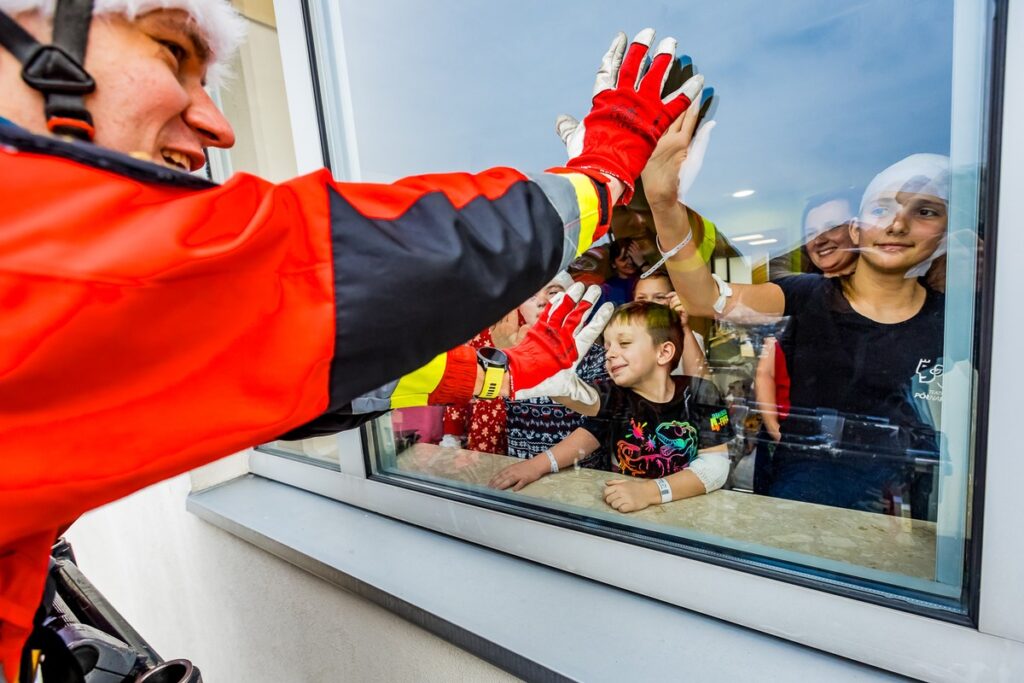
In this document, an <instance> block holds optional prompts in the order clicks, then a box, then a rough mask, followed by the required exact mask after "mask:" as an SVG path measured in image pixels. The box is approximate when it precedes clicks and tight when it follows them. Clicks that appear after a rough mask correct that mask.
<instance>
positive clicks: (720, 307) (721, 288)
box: [711, 273, 732, 314]
mask: <svg viewBox="0 0 1024 683" xmlns="http://www.w3.org/2000/svg"><path fill="white" fill-rule="evenodd" d="M711 277H712V279H714V281H715V284H716V285H718V300H717V301H715V303H714V304H712V305H711V308H712V309H714V311H715V313H719V314H721V313H722V311H724V310H725V304H726V303H728V300H729V297H730V296H732V287H730V286H729V283H728V282H726V281H725V280H723V279H722V278H720V277H718V276H717V275H715V274H714V273H711Z"/></svg>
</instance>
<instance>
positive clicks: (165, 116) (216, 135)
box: [0, 9, 235, 171]
mask: <svg viewBox="0 0 1024 683" xmlns="http://www.w3.org/2000/svg"><path fill="white" fill-rule="evenodd" d="M20 18H21V19H23V20H24V21H25V26H26V28H27V29H28V30H30V31H32V32H34V33H36V34H37V35H39V36H40V37H41V38H43V40H44V42H49V37H48V35H47V34H48V33H49V28H48V26H47V24H46V22H45V21H43V20H42V19H41V18H40V17H39V15H38V14H25V15H21V16H20ZM208 60H209V48H208V47H207V45H206V43H205V42H204V41H203V38H202V36H201V35H199V33H198V32H197V31H196V29H195V25H194V23H193V22H192V20H191V17H190V16H189V15H188V14H187V13H185V12H183V11H181V10H163V9H161V10H156V11H153V12H148V13H146V14H144V15H142V16H140V17H138V18H137V19H136V20H134V21H128V20H127V19H126V18H124V17H123V16H121V15H117V14H110V15H101V16H98V17H96V18H94V19H93V22H92V26H91V27H90V31H89V47H88V49H87V51H86V59H85V67H86V68H87V69H88V70H89V72H90V73H91V74H92V75H93V77H94V78H95V79H96V83H97V87H96V92H94V93H92V94H91V95H87V96H86V97H85V105H86V107H88V109H89V111H90V112H91V113H92V116H93V120H94V121H95V124H96V139H95V143H96V144H97V145H101V146H103V147H109V148H110V149H114V150H117V151H119V152H124V153H125V154H132V153H137V154H141V155H144V156H146V157H148V158H149V159H151V160H152V161H154V162H155V163H162V164H165V165H167V166H171V167H173V168H177V169H180V170H183V171H194V170H196V169H198V168H200V167H202V166H203V164H204V163H205V155H204V153H203V149H204V148H205V147H230V146H231V145H232V144H234V141H235V135H234V131H233V130H232V129H231V125H230V124H229V123H228V122H227V120H226V119H225V118H224V115H223V114H222V113H221V112H220V110H219V109H217V107H216V106H215V105H214V103H213V101H212V100H211V99H210V96H209V95H208V94H207V93H206V91H205V90H204V89H203V82H204V79H205V77H206V69H207V62H208ZM20 73H21V67H20V65H17V63H16V62H14V59H13V57H11V55H9V54H8V53H7V52H6V50H0V92H4V93H5V98H4V100H3V101H2V102H0V113H2V114H4V115H6V116H7V118H10V119H11V120H12V121H14V122H15V123H17V124H19V125H21V126H23V127H25V128H28V129H29V130H32V131H35V132H38V133H45V132H46V123H45V120H44V118H43V106H42V98H41V96H40V95H39V94H38V93H36V92H35V91H34V90H31V89H29V88H28V86H26V85H25V84H23V83H20Z"/></svg>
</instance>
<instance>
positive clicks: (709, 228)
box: [686, 207, 718, 263]
mask: <svg viewBox="0 0 1024 683" xmlns="http://www.w3.org/2000/svg"><path fill="white" fill-rule="evenodd" d="M686 218H687V220H688V221H689V222H690V230H692V231H693V237H694V239H696V240H697V253H699V254H700V257H701V259H703V261H704V263H710V262H711V259H712V257H713V256H714V254H715V243H716V242H717V241H718V228H716V227H715V224H714V223H712V222H711V221H709V220H708V219H707V218H705V217H704V216H702V215H700V214H699V213H697V212H696V211H694V210H693V209H691V208H689V207H687V209H686Z"/></svg>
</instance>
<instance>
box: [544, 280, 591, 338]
mask: <svg viewBox="0 0 1024 683" xmlns="http://www.w3.org/2000/svg"><path fill="white" fill-rule="evenodd" d="M582 296H583V284H582V283H579V282H577V283H576V284H574V285H573V286H572V287H570V288H569V289H567V290H565V294H564V295H562V297H561V299H559V301H558V305H557V306H553V305H552V304H548V307H549V308H550V313H548V318H547V320H548V324H549V325H550V326H551V327H553V328H555V330H559V329H561V327H562V325H564V324H565V319H566V317H567V316H568V315H569V314H570V313H572V311H573V309H574V308H576V304H577V303H579V300H580V299H581V298H582ZM552 303H554V302H552Z"/></svg>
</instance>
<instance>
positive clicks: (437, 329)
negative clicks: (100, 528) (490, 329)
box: [0, 0, 701, 680]
mask: <svg viewBox="0 0 1024 683" xmlns="http://www.w3.org/2000/svg"><path fill="white" fill-rule="evenodd" d="M241 23H242V22H241V20H240V19H239V17H238V16H237V15H236V14H235V13H234V11H233V10H232V9H231V8H230V6H229V4H228V3H227V1H226V0H96V1H95V7H93V2H92V1H91V0H0V45H2V46H3V47H4V48H6V50H0V178H3V181H2V183H0V206H2V207H3V218H2V219H0V463H2V464H0V663H2V667H0V670H2V671H3V672H5V673H6V676H7V678H8V680H13V679H14V677H15V676H16V675H17V662H18V658H19V653H20V649H21V645H22V643H23V641H24V638H25V637H26V635H27V634H28V632H29V630H30V629H31V627H32V620H33V614H34V613H35V610H36V607H37V606H38V603H39V600H40V596H41V595H42V590H43V583H44V577H45V571H46V566H47V557H48V550H49V547H50V545H51V543H52V542H53V540H54V538H55V536H56V534H57V531H58V530H59V529H60V528H61V527H63V526H65V525H67V524H69V523H70V522H71V521H73V520H74V519H75V518H76V517H77V516H78V515H80V514H81V513H82V512H84V511H86V510H88V509H90V508H92V507H95V506H98V505H101V504H103V503H106V502H108V501H111V500H114V499H116V498H118V497H121V496H123V495H126V494H128V493H130V492H132V491H134V490H137V489H139V488H141V487H143V486H146V485H148V484H151V483H153V482H156V481H159V480H160V479H163V478H165V477H168V476H171V475H174V474H177V473H180V472H182V471H185V470H187V469H190V468H193V467H196V466H198V465H201V464H203V463H205V462H209V461H211V460H213V459H215V458H218V457H221V456H224V455H227V454H230V453H232V452H235V451H237V450H240V449H242V448H245V447H247V446H250V445H253V444H256V443H260V442H264V441H268V440H271V439H273V438H275V437H277V436H279V435H281V434H284V433H288V432H291V433H292V434H293V435H295V434H297V433H298V432H295V431H293V430H296V429H299V430H306V431H305V432H303V433H315V432H317V431H322V430H325V429H326V430H329V429H338V428H341V427H345V426H352V425H354V424H357V423H358V421H359V420H360V419H363V418H361V417H360V415H362V416H365V415H367V414H372V412H371V411H379V410H386V409H388V408H391V407H401V406H410V405H424V404H427V403H445V402H452V401H458V400H465V399H466V398H468V397H470V396H472V395H474V394H476V395H478V396H482V397H491V396H494V395H498V394H501V395H513V396H514V395H515V394H516V393H517V392H522V391H528V390H529V389H530V388H531V387H534V386H536V385H537V384H539V383H540V382H541V381H542V380H543V379H545V378H546V377H547V376H549V375H551V374H553V373H554V372H555V371H557V370H558V369H560V368H563V367H568V366H570V365H572V364H573V363H574V362H576V361H578V358H579V356H580V349H581V348H583V349H585V348H586V346H587V345H589V343H590V342H591V341H592V340H593V336H596V334H597V331H599V330H598V329H597V328H599V326H600V325H599V323H600V321H598V322H597V323H595V324H593V325H591V326H590V328H587V329H585V330H584V322H585V318H586V315H587V313H588V309H590V307H591V306H592V305H593V301H594V300H595V298H596V297H594V296H593V295H588V296H583V292H582V287H579V288H577V289H575V290H573V292H572V294H573V296H571V297H566V298H565V299H564V300H563V301H562V302H561V304H560V305H558V306H554V307H553V308H552V309H551V310H549V312H548V313H547V314H546V317H545V321H544V323H543V324H540V325H537V326H536V328H535V331H534V332H531V335H530V336H529V337H527V339H525V340H524V341H523V342H522V343H521V344H520V345H518V346H517V347H514V348H512V349H509V350H507V353H505V354H502V353H500V352H498V353H490V352H486V353H485V352H481V354H479V356H478V354H475V353H474V352H473V351H471V350H468V349H467V347H464V346H459V344H461V342H463V341H464V340H465V339H468V338H469V337H471V336H472V335H473V333H474V332H476V331H478V330H479V329H480V328H481V327H483V326H486V325H488V324H490V323H492V322H494V321H495V320H497V319H498V318H499V317H501V315H502V314H503V313H505V312H506V311H508V310H509V309H511V308H513V307H514V306H516V305H517V304H519V303H520V302H522V301H524V300H525V299H527V298H528V297H529V296H530V294H531V293H533V292H534V291H536V289H537V288H538V287H539V286H540V285H541V284H543V283H544V282H547V281H548V280H550V279H551V277H552V276H553V275H554V274H555V273H556V272H558V271H559V270H561V269H563V268H564V267H565V266H566V265H568V263H569V262H571V261H572V260H573V259H575V258H576V257H577V256H578V255H579V254H581V253H582V252H583V251H585V250H586V249H587V248H588V247H589V246H590V244H591V243H592V242H593V241H594V240H595V239H597V238H599V237H601V236H602V235H604V233H605V232H606V231H607V229H608V225H609V221H610V218H611V207H612V205H614V204H615V203H616V202H617V201H620V200H628V199H629V197H630V195H631V194H632V189H633V183H634V179H635V178H636V177H638V176H639V174H640V170H641V169H642V168H643V166H644V164H645V162H646V160H647V158H648V157H649V155H650V154H651V151H652V150H653V148H654V145H655V143H656V141H657V139H658V138H659V137H660V135H661V133H662V132H663V131H664V130H665V129H666V128H667V126H668V125H669V123H671V122H672V121H673V120H674V119H676V118H677V117H678V116H679V115H680V114H681V113H682V112H683V111H684V110H685V109H686V108H687V107H688V106H689V104H690V100H691V99H692V98H693V97H694V96H695V94H696V92H697V91H698V90H699V88H700V85H701V80H700V79H699V77H698V78H696V79H693V80H692V81H691V82H688V83H687V84H686V85H684V86H683V88H681V89H680V90H679V91H677V92H676V93H673V94H672V95H670V96H668V97H665V98H662V97H661V90H662V85H663V83H664V77H665V74H666V73H667V71H668V67H669V65H670V64H671V62H672V59H673V56H674V51H675V41H674V40H672V39H666V40H663V41H662V42H661V43H660V44H659V45H658V47H657V49H656V50H655V52H654V55H653V59H652V60H651V61H650V62H649V67H648V68H647V70H646V71H644V66H645V59H646V56H647V53H648V50H649V48H650V45H651V42H652V40H653V31H650V30H645V31H643V32H641V33H640V34H639V35H638V36H637V37H636V39H634V41H633V42H632V44H629V45H627V42H626V39H625V36H624V35H621V34H620V36H619V37H617V38H616V40H615V42H614V43H613V44H612V47H611V48H610V49H609V51H608V53H607V54H606V55H605V58H604V61H603V63H602V67H601V70H600V71H599V72H598V79H597V84H596V85H595V94H594V101H593V107H592V110H591V112H590V114H589V115H588V116H587V117H586V118H585V119H584V122H583V127H584V128H585V133H583V135H582V137H583V149H582V152H581V153H580V154H579V155H578V156H576V157H574V158H573V159H571V160H570V161H569V162H568V163H567V164H566V166H565V167H562V168H555V169H550V170H548V171H546V172H543V173H533V174H524V173H521V172H519V171H516V170H513V169H509V168H495V169H490V170H488V171H484V172H483V173H479V174H476V175H471V174H463V173H457V174H445V175H430V176H419V177H413V178H407V179H405V180H401V181H398V182H396V183H394V184H392V185H386V186H380V185H369V184H354V183H337V182H335V181H334V180H333V179H332V178H331V177H330V175H329V174H328V173H327V172H326V171H321V172H318V173H314V174H312V175H309V176H305V177H301V178H297V179H295V180H292V181H289V182H286V183H281V184H279V185H274V184H271V183H268V182H266V181H263V180H261V179H259V178H255V177H252V176H249V175H245V174H240V175H237V176H235V177H233V178H232V179H231V180H230V181H228V182H227V183H225V184H224V185H220V186H217V185H212V184H210V183H207V182H205V181H203V180H200V179H198V178H197V177H195V176H192V175H189V174H188V173H186V172H185V171H192V170H196V169H197V168H199V167H201V166H202V164H203V162H204V149H205V148H207V147H230V146H231V144H232V143H233V141H234V134H233V132H232V130H231V126H230V124H228V122H227V121H226V120H225V118H224V116H223V115H222V114H221V112H220V111H218V110H217V108H216V107H215V106H214V104H213V102H212V101H211V100H210V98H209V97H208V95H207V94H206V92H205V90H204V88H203V86H204V84H205V82H206V81H207V79H212V78H216V75H217V73H218V72H219V71H220V69H221V65H222V64H223V63H224V62H225V61H226V60H227V59H228V58H229V56H230V54H231V51H232V50H233V49H234V47H235V46H236V45H237V43H238V41H239V40H240V35H241V31H240V26H241ZM48 132H49V133H53V134H55V135H48V134H47V133H48ZM366 264H371V265H370V266H367V265H366ZM420 293H422V294H423V295H421V294H420ZM577 302H578V303H577ZM446 349H451V350H449V351H445V350H446ZM485 351H486V350H485ZM395 377H399V378H400V379H397V380H395V379H393V378H395ZM389 380H390V382H389ZM385 383H387V384H385ZM382 385H383V386H382ZM43 433H45V434H48V435H54V434H56V435H59V439H56V442H57V446H56V447H53V446H47V448H46V449H45V450H41V449H40V448H39V444H40V441H39V439H38V437H39V435H40V434H43Z"/></svg>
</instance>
